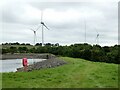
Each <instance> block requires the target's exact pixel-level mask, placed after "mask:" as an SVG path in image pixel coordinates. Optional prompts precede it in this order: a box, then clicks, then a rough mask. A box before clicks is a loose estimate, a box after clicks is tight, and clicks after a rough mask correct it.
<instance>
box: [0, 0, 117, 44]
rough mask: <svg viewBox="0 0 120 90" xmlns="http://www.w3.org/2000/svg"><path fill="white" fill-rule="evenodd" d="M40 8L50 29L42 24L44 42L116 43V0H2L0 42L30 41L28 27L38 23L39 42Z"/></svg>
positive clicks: (32, 37)
mask: <svg viewBox="0 0 120 90" xmlns="http://www.w3.org/2000/svg"><path fill="white" fill-rule="evenodd" d="M41 11H42V12H43V22H44V23H45V24H46V26H47V27H48V28H49V29H50V30H47V29H46V28H45V27H44V43H53V44H55V43H59V44H60V45H71V44H75V43H89V44H92V45H93V44H99V45H101V46H113V45H116V44H118V0H114V2H113V0H79V1H78V0H66V1H65V0H58V1H55V0H43V1H42V0H19V1H18V0H9V1H8V0H2V1H1V4H0V12H1V13H0V16H1V18H0V33H1V34H0V37H1V40H0V43H6V42H8V43H9V42H19V43H30V44H33V40H34V33H33V31H32V30H30V29H34V30H36V29H37V28H38V27H39V26H40V28H39V29H38V31H37V36H36V43H41V42H42V28H41V24H40V22H41ZM85 32H86V34H85ZM98 34H99V36H98V38H97V35H98ZM85 38H86V39H85ZM97 40H98V42H97Z"/></svg>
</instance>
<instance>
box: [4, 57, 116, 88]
mask: <svg viewBox="0 0 120 90" xmlns="http://www.w3.org/2000/svg"><path fill="white" fill-rule="evenodd" d="M61 58H62V59H63V60H65V61H67V62H68V64H66V65H63V66H59V67H56V68H49V69H42V70H38V71H37V70H35V71H32V72H18V73H3V78H2V80H3V84H2V85H3V88H10V87H12V88H111V87H113V88H117V87H118V65H117V64H108V63H99V62H90V61H86V60H83V59H75V58H68V57H61Z"/></svg>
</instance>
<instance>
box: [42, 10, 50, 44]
mask: <svg viewBox="0 0 120 90" xmlns="http://www.w3.org/2000/svg"><path fill="white" fill-rule="evenodd" d="M41 25H42V46H44V27H46V28H47V29H48V30H49V28H48V27H47V26H46V25H45V23H44V22H43V12H42V11H41Z"/></svg>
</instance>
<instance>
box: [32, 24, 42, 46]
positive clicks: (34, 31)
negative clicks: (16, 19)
mask: <svg viewBox="0 0 120 90" xmlns="http://www.w3.org/2000/svg"><path fill="white" fill-rule="evenodd" d="M39 28H40V26H39V27H38V28H37V29H36V30H33V29H30V30H32V31H33V33H34V46H35V41H36V32H37V30H38V29H39Z"/></svg>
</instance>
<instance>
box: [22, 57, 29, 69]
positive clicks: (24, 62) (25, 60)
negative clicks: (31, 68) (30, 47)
mask: <svg viewBox="0 0 120 90" xmlns="http://www.w3.org/2000/svg"><path fill="white" fill-rule="evenodd" d="M22 64H23V66H24V71H27V65H28V61H27V58H23V59H22Z"/></svg>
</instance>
